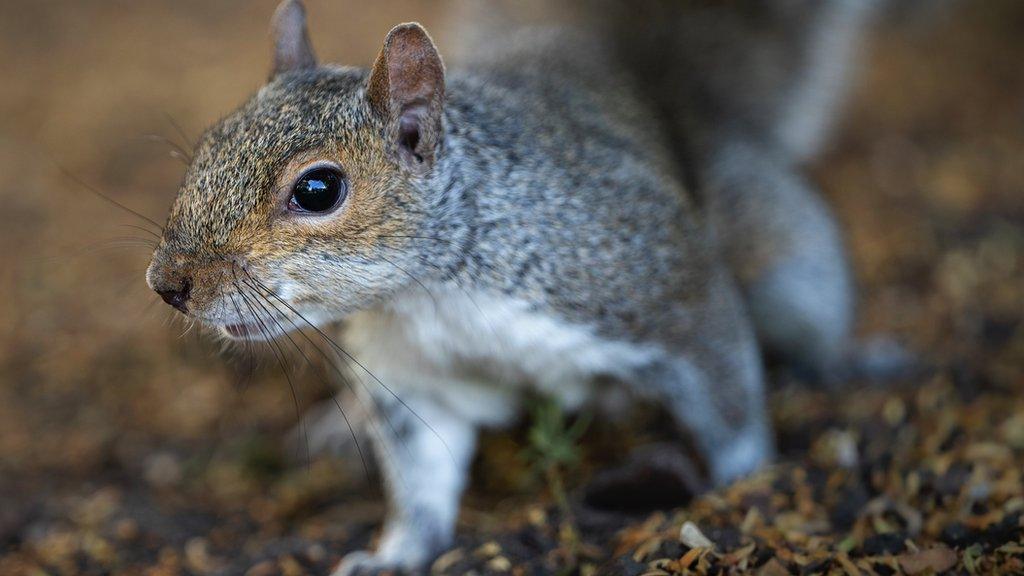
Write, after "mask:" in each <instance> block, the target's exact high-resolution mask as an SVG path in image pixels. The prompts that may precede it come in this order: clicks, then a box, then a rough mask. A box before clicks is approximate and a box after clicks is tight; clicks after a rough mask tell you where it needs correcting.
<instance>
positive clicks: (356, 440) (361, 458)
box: [235, 284, 370, 480]
mask: <svg viewBox="0 0 1024 576" xmlns="http://www.w3.org/2000/svg"><path fill="white" fill-rule="evenodd" d="M235 288H236V289H241V287H240V286H238V285H237V284H236V285H235ZM256 295H257V296H258V297H259V299H258V300H257V302H259V300H262V301H263V302H265V303H266V304H267V305H268V306H271V307H273V308H274V309H275V310H277V308H276V307H274V306H273V303H271V302H270V301H269V300H267V299H266V297H264V296H261V295H260V294H259V293H258V292H257V293H256ZM261 306H262V305H261ZM264 311H265V312H268V314H269V313H270V312H269V311H267V309H266V308H264ZM270 318H271V320H272V321H273V322H274V323H275V324H276V325H277V327H278V329H279V330H280V331H281V332H282V333H283V334H284V336H285V337H286V338H287V339H288V341H289V342H291V345H292V347H294V348H295V350H296V351H297V352H298V353H299V354H300V355H301V356H302V359H303V360H305V361H306V364H307V365H309V366H310V367H311V368H314V373H315V374H316V375H317V378H318V379H319V380H320V381H321V383H322V384H323V385H324V387H325V388H326V389H327V390H328V392H330V393H331V400H332V401H333V402H334V405H335V406H336V407H337V408H338V412H340V413H341V417H342V418H343V419H344V420H345V425H346V426H347V427H348V430H349V433H350V434H351V435H352V441H353V442H354V443H355V446H356V452H357V453H358V454H359V461H360V462H361V463H362V465H363V473H364V474H365V475H366V479H367V480H370V468H369V466H368V465H367V463H366V456H365V455H364V453H363V448H362V446H361V445H360V444H359V438H358V435H357V434H356V431H355V428H354V427H353V426H352V421H351V420H349V417H348V414H346V413H345V409H344V408H342V407H341V403H340V402H338V398H337V396H336V395H335V394H334V391H333V388H332V387H331V386H330V384H329V383H328V382H327V381H326V379H324V378H323V375H322V374H320V372H319V371H317V370H316V369H315V367H314V366H313V362H311V361H310V359H309V356H307V355H306V352H305V351H304V350H303V349H302V348H301V347H300V346H299V345H298V343H297V342H295V340H294V339H293V338H292V337H291V334H289V333H288V331H287V330H285V329H284V327H283V326H281V323H280V322H278V320H277V318H275V317H274V316H273V315H271V316H270ZM288 321H289V322H291V320H290V319H289V320H288ZM292 325H293V326H295V324H294V322H292ZM295 327H296V329H297V328H298V326H295ZM307 339H308V338H307ZM314 347H316V345H315V344H314ZM331 366H332V367H334V365H333V363H332V364H331ZM340 375H341V374H340V373H339V376H340ZM307 443H308V439H307ZM307 446H308V444H307Z"/></svg>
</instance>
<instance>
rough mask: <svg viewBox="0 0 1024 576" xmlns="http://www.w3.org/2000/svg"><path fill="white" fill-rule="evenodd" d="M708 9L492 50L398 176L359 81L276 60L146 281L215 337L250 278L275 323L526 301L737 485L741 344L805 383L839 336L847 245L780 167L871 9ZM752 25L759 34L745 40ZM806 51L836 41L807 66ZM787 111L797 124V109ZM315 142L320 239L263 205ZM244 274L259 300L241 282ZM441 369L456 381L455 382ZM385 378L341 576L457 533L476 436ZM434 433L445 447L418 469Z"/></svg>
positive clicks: (813, 141) (755, 373)
mask: <svg viewBox="0 0 1024 576" xmlns="http://www.w3.org/2000/svg"><path fill="white" fill-rule="evenodd" d="M289 5H294V4H292V3H290V4H289ZM687 5H688V6H689V5H690V3H687ZM812 5H814V6H815V7H812ZM651 6H654V4H651ZM661 6H662V9H665V8H664V6H665V5H661ZM712 6H716V5H715V3H709V4H707V5H705V4H704V3H701V2H698V3H696V4H695V5H694V6H692V7H691V8H692V9H693V11H692V12H684V13H677V12H675V10H674V9H672V11H671V12H670V13H668V14H661V15H660V16H659V18H660V19H659V20H658V21H660V22H664V23H665V24H667V26H666V29H665V30H664V31H663V33H660V34H652V35H650V36H649V37H647V36H645V37H644V39H643V40H638V39H637V38H636V37H635V36H630V35H622V34H620V32H621V31H622V29H625V30H629V26H630V24H628V22H629V20H628V19H623V20H621V21H620V24H622V23H626V24H625V25H624V26H620V28H621V29H613V30H611V31H609V29H608V28H606V27H603V26H599V27H596V28H591V31H590V32H579V33H570V32H568V31H565V30H550V29H548V30H533V31H531V32H522V33H519V34H517V35H514V36H513V37H512V38H511V40H508V41H497V40H493V39H492V40H489V41H488V45H487V46H486V47H484V49H481V50H478V51H477V54H476V57H475V58H474V59H473V61H471V62H467V63H466V64H465V65H464V66H463V67H462V69H461V70H458V71H456V72H453V73H450V74H448V76H447V83H446V87H445V90H444V92H445V93H446V95H447V96H446V101H445V102H444V107H443V115H442V117H441V122H440V125H439V128H440V130H441V137H437V138H435V137H434V134H431V135H430V136H431V138H430V139H428V140H426V142H428V143H429V145H430V147H431V150H427V151H424V154H423V157H424V158H427V159H429V162H425V163H424V164H423V165H422V166H416V167H414V168H410V166H409V162H408V160H407V159H406V160H405V161H403V159H402V154H401V153H400V151H399V150H397V149H396V148H395V145H396V143H395V142H394V126H393V118H384V117H382V116H381V114H380V113H379V109H374V107H373V106H371V103H370V102H369V101H368V100H367V83H368V72H366V71H363V70H359V69H354V68H337V67H323V66H321V67H317V68H308V67H305V66H299V67H297V68H293V69H286V70H281V71H279V73H277V74H276V75H275V76H274V77H273V79H272V80H271V82H270V83H269V84H268V85H267V86H265V87H264V88H263V89H262V90H260V92H259V93H258V94H257V95H256V96H254V97H253V99H252V100H250V101H249V102H248V103H247V104H245V105H243V106H242V107H241V108H239V110H238V111H236V112H235V113H233V114H232V115H230V116H229V117H228V118H226V119H224V120H223V121H221V122H220V123H219V124H218V125H217V126H215V127H214V128H212V129H211V130H210V131H209V132H208V133H207V134H206V135H205V136H204V137H203V139H202V142H201V144H200V146H199V149H198V150H197V153H196V156H195V161H194V162H193V164H192V166H191V167H190V168H189V171H188V173H187V175H186V178H185V182H184V184H183V186H182V190H181V193H180V194H179V197H178V200H177V201H176V203H175V206H174V209H173V210H172V213H171V216H170V220H169V222H168V225H167V231H166V233H165V237H164V239H163V241H162V243H161V246H160V248H159V249H158V251H157V253H156V254H155V255H154V261H153V264H152V265H151V267H150V270H149V272H148V279H149V282H150V284H151V285H152V286H154V287H156V288H159V287H160V286H166V285H177V284H176V283H178V282H179V281H180V279H181V278H182V277H184V278H188V279H190V281H191V282H192V284H193V288H192V292H193V299H194V300H195V302H194V304H190V305H189V311H190V313H192V314H194V315H195V316H196V317H197V318H199V319H201V320H204V321H206V322H208V323H210V324H213V325H217V326H226V325H228V324H231V323H233V322H241V321H243V320H245V318H244V314H242V313H241V312H237V311H238V306H237V302H238V301H239V300H240V299H241V300H243V301H244V300H245V298H246V297H248V298H252V297H253V291H254V290H255V291H257V292H259V291H261V290H262V291H264V292H267V293H269V294H270V296H267V297H266V298H265V300H266V301H267V302H268V304H269V306H268V308H266V309H265V314H261V313H259V312H257V313H256V314H255V316H256V317H257V318H259V317H261V316H264V315H265V316H266V317H267V318H266V319H267V321H268V323H269V322H270V321H273V322H281V323H283V324H282V327H281V330H282V331H285V330H289V329H291V327H293V326H298V325H299V324H300V323H299V322H298V319H297V317H296V316H297V314H298V312H296V311H295V310H289V309H280V308H279V307H278V306H277V305H275V303H274V299H277V300H279V301H281V302H285V301H286V300H290V301H291V304H292V305H294V306H295V307H299V308H301V309H302V310H303V312H304V315H303V316H302V317H301V318H302V319H303V320H305V319H307V318H313V319H314V321H315V323H316V324H319V325H323V324H325V323H328V322H331V321H337V320H342V319H344V318H346V317H349V316H350V315H353V314H357V313H361V312H364V311H368V310H377V311H380V314H381V315H384V316H386V315H387V314H391V313H392V312H391V311H389V310H388V306H389V303H391V302H397V301H409V299H410V296H409V295H410V294H417V293H418V292H419V291H420V290H421V289H422V290H426V291H429V290H430V287H434V288H435V289H439V290H445V291H454V290H461V291H467V292H471V293H475V294H484V295H488V296H489V297H492V296H493V297H494V298H499V299H504V300H505V301H508V302H515V303H521V304H522V305H523V306H525V312H524V313H528V314H530V315H533V316H536V317H538V318H542V319H545V320H550V321H551V322H557V323H559V324H560V325H564V326H567V327H571V328H572V329H579V330H584V329H585V330H587V331H592V333H593V338H594V339H595V341H600V342H607V343H613V344H614V345H616V346H622V347H627V348H630V349H636V350H640V351H643V353H637V354H635V355H633V356H631V358H633V360H632V361H631V362H629V363H625V364H623V365H621V366H615V367H614V369H610V370H609V369H605V368H595V369H594V372H593V373H590V374H587V377H588V378H591V379H593V380H594V381H595V382H598V381H606V380H608V381H611V382H612V383H613V384H617V385H618V386H619V387H620V388H624V389H627V390H629V391H631V392H633V393H634V395H636V396H640V397H646V398H648V399H650V400H653V401H655V402H659V403H661V404H663V405H664V406H665V407H666V408H667V409H668V410H669V412H670V413H671V414H672V415H673V416H674V418H675V421H676V424H678V426H679V429H680V432H681V433H683V434H686V435H688V436H689V437H690V438H691V439H692V440H693V444H694V445H695V446H696V447H697V449H698V451H699V455H698V456H699V457H700V458H701V459H702V460H703V462H704V464H705V465H706V469H707V472H708V475H709V479H710V480H711V481H712V482H714V483H723V482H727V481H730V480H732V479H734V478H736V477H738V476H742V475H743V474H746V473H749V472H750V471H752V470H754V469H756V468H757V467H758V466H760V465H761V464H762V463H764V462H765V461H767V460H768V459H769V458H770V457H771V455H772V440H771V435H770V432H769V430H768V424H767V418H766V415H765V403H764V391H763V388H764V384H763V374H762V367H761V360H760V357H759V349H758V343H757V340H756V338H755V331H756V332H757V333H759V334H760V335H761V337H762V338H763V339H764V342H765V343H766V344H767V345H768V346H771V347H774V348H778V349H780V350H781V351H782V352H783V353H786V354H788V355H789V356H791V357H792V358H794V359H796V360H798V361H801V362H804V363H807V364H809V365H813V366H814V367H816V368H819V369H821V370H824V369H826V367H828V366H830V365H832V364H833V363H834V362H835V361H836V360H837V358H839V357H841V356H842V350H844V349H845V348H846V347H847V346H848V344H849V331H850V327H851V324H852V298H853V295H852V289H851V287H850V279H849V271H848V264H847V262H846V259H845V256H844V253H843V249H842V245H841V241H840V236H839V234H838V231H837V229H836V225H835V223H834V221H833V219H832V218H831V216H830V215H829V213H828V210H827V208H826V207H825V206H824V204H823V203H822V202H821V201H820V200H818V199H817V198H816V196H815V195H814V194H813V193H812V192H811V191H810V190H809V189H808V187H807V185H806V183H805V182H804V181H803V180H802V179H801V178H800V177H799V176H797V175H796V173H795V166H796V165H797V164H798V163H799V162H800V161H801V160H803V159H804V158H806V157H807V156H808V155H809V154H810V153H811V152H813V150H814V149H815V148H816V147H817V145H818V143H819V141H820V136H821V134H822V133H823V131H824V124H825V120H826V119H827V118H828V117H829V116H830V113H829V110H830V109H831V106H832V102H833V101H834V100H836V98H837V95H838V93H839V91H840V90H839V85H840V84H841V82H839V81H838V80H837V79H836V78H834V77H833V76H842V74H841V69H842V68H843V67H844V64H843V61H845V60H847V59H848V56H849V53H850V49H849V47H850V46H851V45H852V39H853V36H854V31H855V30H856V29H857V27H859V26H860V24H861V23H862V22H863V21H864V18H865V17H866V14H867V12H868V8H867V4H866V3H865V4H864V5H863V6H861V5H860V4H858V3H857V2H855V1H854V0H836V1H835V2H831V3H822V4H821V5H820V6H821V7H820V8H819V7H816V6H818V5H817V4H816V3H810V2H806V1H802V0H780V2H778V3H767V4H765V3H758V2H749V3H748V2H726V3H725V4H722V5H717V6H716V7H712ZM769 6H772V7H777V9H778V11H776V8H769ZM290 10H294V8H291V9H290ZM690 13H692V14H693V15H694V16H693V20H687V19H685V18H684V17H683V16H684V15H685V14H690ZM798 13H799V15H797V14H798ZM641 17H642V18H651V16H650V14H646V15H644V14H641ZM624 18H625V17H624ZM762 19H764V20H766V21H767V24H765V27H766V28H765V30H760V29H754V28H751V27H752V26H755V25H756V26H761V24H760V22H761V21H762ZM705 26H706V27H705ZM402 29H403V30H406V31H408V30H414V31H415V28H414V27H413V28H410V27H409V26H405V27H403V28H402ZM396 30H397V29H396ZM832 32H836V33H837V34H838V37H837V36H833V35H831V33H832ZM290 33H291V34H292V37H296V34H298V37H303V38H304V35H305V31H304V29H303V30H298V31H296V30H295V29H290ZM823 38H827V39H828V41H829V43H832V42H838V43H839V44H841V45H842V46H840V47H839V48H835V49H834V50H837V51H828V52H827V53H826V54H824V55H819V54H818V52H819V51H821V49H822V41H823V40H822V39H823ZM733 42H735V44H733ZM830 50H833V49H830ZM309 53H310V54H311V53H312V52H311V50H310V51H309ZM658 58H660V60H659V59H658ZM659 62H660V64H662V65H658V66H654V64H655V63H659ZM623 63H626V65H623ZM831 66H837V67H838V72H837V71H833V70H831ZM369 82H370V83H371V84H372V81H369ZM807 94H813V95H812V96H806V95H807ZM794 102H798V103H799V102H810V103H812V104H811V106H812V108H813V110H810V111H809V115H808V116H807V117H805V116H804V115H803V114H800V113H797V112H794V109H793V106H794V104H793V103H794ZM378 108H379V106H378ZM666 126H667V129H666ZM317 150H330V151H332V152H330V155H331V158H332V159H334V158H335V157H337V158H341V161H343V162H349V164H348V165H344V166H343V169H344V170H345V171H346V173H347V174H349V175H350V176H351V178H352V181H353V185H352V190H351V193H350V197H349V199H348V200H346V202H347V204H346V208H345V212H344V213H343V214H342V215H340V216H333V217H331V219H330V220H327V221H328V222H334V224H332V225H333V226H340V227H339V228H325V227H324V226H323V225H320V226H319V227H318V226H316V225H312V224H309V221H303V220H301V218H295V217H294V216H293V215H291V214H289V213H288V212H287V210H285V209H282V207H281V194H282V186H283V187H284V190H283V191H284V192H287V186H288V184H287V182H284V183H282V177H283V176H282V175H283V174H285V167H286V166H287V165H288V164H289V163H290V162H292V161H293V159H295V158H297V157H301V156H302V155H303V154H307V153H309V152H310V151H317ZM335 151H337V152H335ZM687 182H689V183H692V184H693V185H694V186H693V187H690V188H688V186H687V185H686V183H687ZM361 206H374V207H376V208H377V209H376V210H364V212H363V213H362V214H360V213H359V208H360V207H361ZM337 222H342V223H343V226H342V224H338V223H337ZM395 230H397V231H398V233H394V231H395ZM381 231H384V232H383V233H381ZM766 248H768V249H766ZM239 270H240V271H241V273H243V274H245V275H246V277H249V278H253V279H254V280H253V282H257V281H258V282H259V286H258V287H254V286H253V284H245V283H242V284H240V282H239V281H238V274H239ZM260 287H262V288H260ZM247 294H248V296H247ZM431 296H433V295H432V294H431ZM744 296H745V297H746V299H747V301H748V303H747V305H745V304H744V301H743V298H744ZM434 305H435V306H438V305H439V304H438V303H437V302H435V303H434ZM423 306H429V305H428V304H423ZM232 308H234V309H235V311H236V312H235V313H233V312H232ZM436 312H438V311H437V310H435V313H436ZM751 313H752V314H753V322H752V321H751V317H750V314H751ZM437 316H438V317H439V318H440V317H441V316H442V314H440V313H438V314H437ZM439 322H440V320H439ZM453 353H454V354H456V355H457V354H458V351H454V352H453ZM396 357H397V356H396ZM396 361H397V360H396ZM408 368H409V369H411V370H413V371H415V369H416V368H417V367H416V366H412V367H408ZM462 369H463V370H464V371H466V372H467V373H473V374H475V375H487V374H489V372H488V367H486V366H465V367H462ZM602 370H603V372H602ZM406 374H408V371H407V372H406ZM451 376H452V378H453V382H452V385H453V386H454V384H455V379H456V378H458V377H461V376H465V374H452V375H451ZM402 384H403V382H398V383H397V385H398V387H399V388H400V389H402V390H406V389H407V390H410V391H411V392H410V393H409V395H408V396H406V397H404V398H405V400H407V401H408V403H409V406H407V405H404V404H401V405H396V404H395V403H394V402H393V399H390V398H389V397H388V396H387V395H384V394H382V393H380V391H379V390H376V391H374V390H373V389H372V388H373V386H368V385H366V383H365V382H364V383H363V386H364V389H363V390H362V392H361V393H362V394H363V397H364V399H365V400H366V401H367V402H372V403H374V404H377V405H381V407H380V412H379V413H377V415H376V416H377V421H376V425H375V426H374V425H372V422H371V426H370V428H373V436H374V438H375V443H376V445H377V450H378V458H379V460H380V461H381V464H382V466H381V468H382V470H383V472H384V476H385V479H386V480H387V484H388V487H389V494H390V496H391V502H392V514H391V515H390V516H389V520H388V522H387V525H386V528H385V533H384V537H383V539H382V542H383V544H382V547H381V549H380V550H379V551H378V553H377V554H359V555H353V556H351V557H349V558H348V559H347V560H346V562H345V563H344V564H343V567H342V568H341V572H342V573H345V574H352V573H359V572H361V571H374V570H379V569H384V568H391V567H398V568H405V569H416V568H418V567H421V566H423V565H424V563H426V562H428V561H429V560H430V559H431V558H432V557H433V556H434V555H435V554H437V553H438V552H440V551H442V550H443V549H444V547H446V546H447V545H448V543H449V542H450V541H451V538H452V534H453V530H454V521H455V516H456V514H457V506H458V498H459V495H460V493H461V490H462V487H463V485H464V483H465V479H466V475H467V474H468V465H469V461H470V459H471V454H472V450H473V445H474V438H475V432H476V428H477V427H478V426H481V425H485V424H486V422H484V421H483V420H484V419H483V418H482V417H481V418H476V417H475V416H474V415H473V414H466V413H460V412H459V411H458V410H456V409H453V408H452V407H451V406H450V405H448V404H446V403H445V402H444V401H442V400H440V399H439V396H440V394H439V392H440V391H428V392H423V391H422V390H419V391H417V390H416V389H415V386H413V385H410V386H409V387H408V388H404V387H402V386H401V385H402ZM408 384H414V383H408ZM499 385H507V383H502V382H495V383H494V386H499ZM357 392H359V391H358V390H357ZM502 393H504V392H502ZM516 404H517V402H515V401H512V406H513V407H514V406H515V405H516ZM410 406H414V407H415V408H416V411H417V413H421V414H427V415H431V419H433V421H434V424H437V429H434V427H432V426H430V424H428V419H426V418H423V419H420V418H412V417H410V415H409V414H410V413H409V411H408V409H409V408H410ZM480 409H481V410H483V407H480ZM381 418H388V420H389V421H390V422H391V425H392V426H393V427H384V426H381V425H380V419H381ZM373 420H374V419H373V418H371V421H373ZM396 423H397V425H396ZM492 423H493V422H492ZM441 438H446V439H448V440H450V442H449V443H450V446H448V447H447V448H448V450H449V456H450V458H444V457H442V458H438V457H437V454H438V450H437V448H438V445H437V442H438V441H439V439H441ZM403 445H404V446H411V447H412V449H411V450H407V449H405V448H403ZM453 447H454V449H452V448H453ZM403 470H411V471H415V474H417V476H416V477H415V478H413V479H406V480H403V479H402V471H403ZM427 471H430V473H429V474H428V473H427Z"/></svg>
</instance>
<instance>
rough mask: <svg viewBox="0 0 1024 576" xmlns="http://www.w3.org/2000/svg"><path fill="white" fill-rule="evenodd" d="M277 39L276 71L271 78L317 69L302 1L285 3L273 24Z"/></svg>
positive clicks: (278, 11)
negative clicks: (282, 74)
mask: <svg viewBox="0 0 1024 576" xmlns="http://www.w3.org/2000/svg"><path fill="white" fill-rule="evenodd" d="M270 29H271V33H272V34H273V36H274V68H273V69H272V70H271V73H270V77H271V78H273V77H274V76H277V75H278V74H281V73H283V72H291V71H292V70H305V69H309V68H316V55H315V54H314V53H313V45H312V44H311V43H310V41H309V33H308V32H307V31H306V8H305V7H304V6H303V5H302V2H300V1H299V0H284V1H283V2H281V4H280V5H279V6H278V7H277V10H276V11H275V12H274V18H273V19H272V20H271V22H270Z"/></svg>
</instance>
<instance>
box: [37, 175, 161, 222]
mask: <svg viewBox="0 0 1024 576" xmlns="http://www.w3.org/2000/svg"><path fill="white" fill-rule="evenodd" d="M54 165H55V166H56V167H57V170H59V171H60V172H61V174H63V175H64V177H65V178H68V179H69V180H71V181H72V182H74V183H76V184H78V185H79V186H81V187H82V188H85V189H86V190H88V191H89V192H91V193H92V194H93V195H94V196H96V197H97V198H99V199H101V200H103V201H105V202H107V203H108V204H110V205H112V206H115V207H117V208H120V209H121V210H124V211H125V212H127V213H128V214H131V215H132V216H135V217H136V218H140V219H142V220H143V221H145V222H148V223H149V224H152V225H153V226H156V228H157V229H158V230H160V231H161V232H163V230H164V227H163V226H161V225H159V224H157V223H156V221H155V220H153V219H152V218H150V217H148V216H145V215H143V214H142V213H140V212H138V211H136V210H133V209H131V208H129V207H128V206H125V205H124V204H122V203H121V202H118V201H117V200H114V199H113V198H111V197H110V196H108V195H106V194H104V193H103V192H100V191H99V189H97V188H96V187H94V186H92V185H90V184H89V183H88V182H85V181H84V180H82V179H81V178H79V177H77V176H75V175H74V174H73V173H72V172H71V171H70V170H68V169H67V168H65V167H64V166H62V165H60V164H58V163H57V162H56V161H54Z"/></svg>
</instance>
